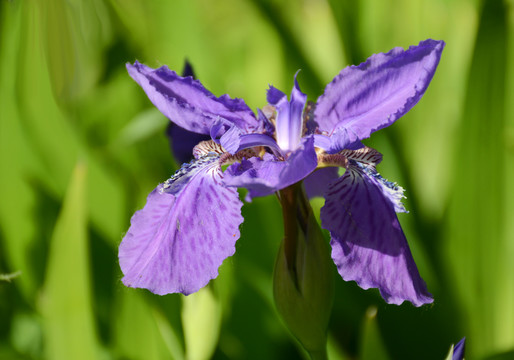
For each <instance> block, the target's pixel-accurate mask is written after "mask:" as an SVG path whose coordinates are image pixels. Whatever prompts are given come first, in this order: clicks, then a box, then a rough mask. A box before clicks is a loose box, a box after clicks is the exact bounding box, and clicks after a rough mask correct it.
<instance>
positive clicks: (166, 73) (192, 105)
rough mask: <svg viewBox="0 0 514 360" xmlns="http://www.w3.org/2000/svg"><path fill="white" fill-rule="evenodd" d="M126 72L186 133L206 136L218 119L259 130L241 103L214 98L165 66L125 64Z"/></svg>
mask: <svg viewBox="0 0 514 360" xmlns="http://www.w3.org/2000/svg"><path fill="white" fill-rule="evenodd" d="M127 70H128V72H129V74H130V76H132V78H133V79H134V80H135V81H136V82H137V83H138V84H139V85H141V87H142V88H143V90H144V91H145V92H146V94H147V95H148V97H149V98H150V100H151V101H152V103H153V104H154V105H155V106H156V107H157V108H158V109H159V110H160V111H161V112H162V113H163V114H164V116H166V117H167V118H168V119H170V120H171V121H173V122H174V123H175V124H177V125H179V126H180V127H183V128H184V129H186V130H189V131H193V132H196V133H199V134H209V130H210V128H211V126H212V125H213V124H214V122H215V121H216V119H217V118H218V117H221V118H223V119H225V120H226V121H228V122H230V123H232V124H234V125H236V126H237V127H239V128H240V129H242V130H244V131H246V132H253V131H257V130H258V129H260V128H261V127H262V124H261V123H260V122H259V121H258V120H257V118H256V117H255V115H254V113H253V112H252V110H251V109H250V108H249V107H248V106H247V105H246V104H245V102H244V101H243V100H241V99H231V98H230V97H229V96H228V95H223V96H221V97H216V96H214V95H213V94H212V93H211V92H209V91H208V90H207V89H205V88H204V87H203V85H202V84H201V83H200V82H199V81H197V80H194V79H193V78H192V77H181V76H179V75H177V74H176V73H175V72H174V71H171V70H170V69H168V67H167V66H162V67H160V68H158V69H152V68H149V67H148V66H145V65H143V64H141V63H139V62H137V61H136V62H135V63H134V65H131V64H127Z"/></svg>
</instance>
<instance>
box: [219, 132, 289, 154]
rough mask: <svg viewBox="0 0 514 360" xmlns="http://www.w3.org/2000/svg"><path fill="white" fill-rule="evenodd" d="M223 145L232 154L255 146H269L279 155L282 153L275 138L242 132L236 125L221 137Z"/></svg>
mask: <svg viewBox="0 0 514 360" xmlns="http://www.w3.org/2000/svg"><path fill="white" fill-rule="evenodd" d="M220 143H221V146H223V148H224V149H225V150H227V151H228V152H229V153H231V154H232V155H233V154H235V153H236V152H238V151H240V150H243V149H248V148H251V147H255V146H267V147H268V148H270V149H271V150H272V151H273V152H274V153H276V154H277V155H280V154H281V150H280V148H279V147H278V145H277V143H276V141H275V139H273V138H272V137H271V136H268V135H265V134H242V133H241V131H240V130H239V129H237V128H236V127H235V126H234V127H233V128H231V129H230V130H229V131H227V132H226V133H225V134H223V136H222V137H221V139H220Z"/></svg>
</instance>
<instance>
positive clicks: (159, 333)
mask: <svg viewBox="0 0 514 360" xmlns="http://www.w3.org/2000/svg"><path fill="white" fill-rule="evenodd" d="M141 295H142V294H141V293H140V292H138V291H135V290H130V291H129V290H125V291H122V292H121V293H119V294H118V297H117V302H116V305H117V306H116V309H117V311H116V312H115V314H113V315H114V316H113V321H114V322H115V326H114V331H115V332H114V336H115V345H116V353H117V354H118V356H119V357H121V358H128V359H135V360H161V359H162V360H164V359H170V358H172V359H177V360H181V359H183V358H184V354H183V350H182V348H181V345H180V342H179V340H178V338H177V335H176V332H175V331H174V330H173V328H172V327H170V325H169V324H168V323H167V322H166V320H165V319H164V318H163V317H162V315H161V314H159V313H158V312H157V310H156V309H154V308H152V306H151V305H149V304H148V303H147V302H146V301H145V299H144V298H143V297H142V296H141Z"/></svg>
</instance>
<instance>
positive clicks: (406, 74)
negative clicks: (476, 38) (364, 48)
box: [314, 39, 444, 144]
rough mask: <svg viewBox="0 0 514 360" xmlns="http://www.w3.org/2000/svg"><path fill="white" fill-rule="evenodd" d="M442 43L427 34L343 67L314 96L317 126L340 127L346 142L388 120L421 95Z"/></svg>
mask: <svg viewBox="0 0 514 360" xmlns="http://www.w3.org/2000/svg"><path fill="white" fill-rule="evenodd" d="M443 47H444V42H443V41H435V40H430V39H429V40H425V41H422V42H420V43H419V45H418V46H411V47H410V48H409V49H408V50H406V51H404V50H403V49H402V48H394V49H392V50H391V51H389V52H388V53H387V54H383V53H380V54H376V55H373V56H371V57H370V58H369V59H368V60H367V61H366V62H364V63H362V64H360V65H359V66H350V67H347V68H345V69H343V70H342V71H341V73H340V74H339V75H337V76H336V77H335V78H334V80H333V81H332V82H331V83H330V84H328V85H327V87H326V88H325V92H324V94H323V95H322V96H320V97H319V98H318V102H317V105H316V109H315V111H314V115H315V120H316V121H317V123H318V124H319V128H320V130H322V131H327V132H329V133H332V132H333V131H334V130H336V129H341V128H343V129H345V130H346V136H348V138H349V140H347V141H354V140H362V139H365V138H368V137H369V136H370V135H371V133H372V132H374V131H377V130H379V129H382V128H384V127H386V126H389V125H391V124H392V123H393V122H394V121H396V120H397V119H398V118H400V117H401V116H403V115H404V114H405V113H406V112H408V111H409V110H410V109H411V108H412V107H413V106H414V105H415V104H416V103H417V102H418V101H419V100H420V99H421V97H422V96H423V94H424V93H425V90H426V89H427V87H428V84H429V83H430V80H432V77H433V76H434V72H435V70H436V67H437V64H438V63H439V59H440V57H441V52H442V50H443ZM344 142H345V141H340V143H343V144H344Z"/></svg>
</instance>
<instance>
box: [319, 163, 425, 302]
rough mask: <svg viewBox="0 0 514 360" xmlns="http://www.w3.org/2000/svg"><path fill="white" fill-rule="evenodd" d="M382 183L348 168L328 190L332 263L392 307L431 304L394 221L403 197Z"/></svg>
mask: <svg viewBox="0 0 514 360" xmlns="http://www.w3.org/2000/svg"><path fill="white" fill-rule="evenodd" d="M383 181H384V179H382V178H377V177H375V176H373V175H372V173H371V172H369V171H364V170H363V168H362V167H360V166H358V165H350V166H349V167H348V169H347V171H346V173H345V174H344V175H343V176H342V177H341V178H340V179H338V180H337V181H335V182H334V183H332V184H330V185H329V188H328V190H327V192H326V194H325V199H326V202H325V206H324V207H323V208H322V209H321V222H322V227H323V228H325V229H327V230H329V231H330V235H331V237H332V240H331V245H332V258H333V260H334V262H335V264H336V265H337V269H338V271H339V274H340V275H341V276H342V277H343V279H344V280H346V281H351V280H353V281H356V282H357V284H358V285H359V286H360V287H361V288H363V289H369V288H378V289H379V290H380V294H381V295H382V297H383V298H384V299H385V300H386V301H387V302H388V303H392V304H398V305H399V304H401V303H402V302H403V301H405V300H407V301H410V302H411V303H412V304H414V305H415V306H421V305H423V304H427V303H431V302H432V301H433V300H432V297H431V295H430V293H428V291H427V289H426V285H425V282H424V281H423V279H421V277H420V275H419V272H418V269H417V267H416V264H415V263H414V259H413V258H412V255H411V252H410V249H409V245H408V244H407V240H406V238H405V235H404V234H403V231H402V228H401V226H400V223H399V222H398V218H397V217H396V212H395V209H398V210H400V209H401V207H402V206H403V205H399V204H398V202H399V199H401V195H398V194H396V195H395V194H393V193H392V191H393V190H394V189H391V191H386V190H385V189H384V187H387V186H388V185H387V184H382V183H381V182H383Z"/></svg>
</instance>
